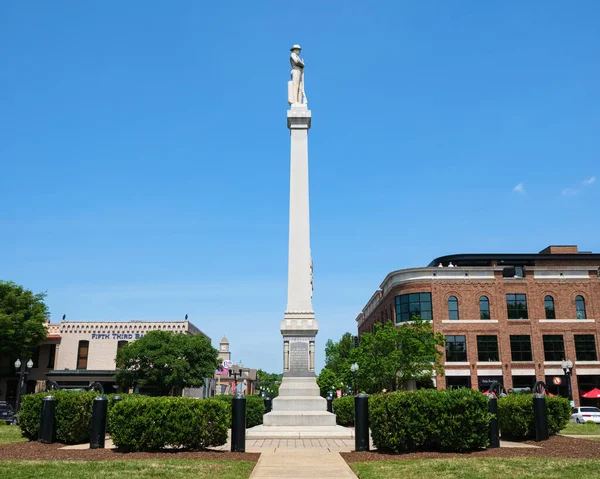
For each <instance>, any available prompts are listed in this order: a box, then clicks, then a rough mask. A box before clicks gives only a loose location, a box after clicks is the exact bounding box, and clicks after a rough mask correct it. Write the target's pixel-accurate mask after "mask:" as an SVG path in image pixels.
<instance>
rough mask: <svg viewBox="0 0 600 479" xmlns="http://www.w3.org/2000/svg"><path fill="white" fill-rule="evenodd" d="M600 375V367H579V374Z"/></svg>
mask: <svg viewBox="0 0 600 479" xmlns="http://www.w3.org/2000/svg"><path fill="white" fill-rule="evenodd" d="M596 375H600V368H587V369H578V370H577V376H596Z"/></svg>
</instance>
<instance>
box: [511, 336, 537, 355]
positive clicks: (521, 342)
mask: <svg viewBox="0 0 600 479" xmlns="http://www.w3.org/2000/svg"><path fill="white" fill-rule="evenodd" d="M510 355H511V359H512V360H513V361H531V358H532V356H531V337H529V336H527V335H522V336H511V337H510Z"/></svg>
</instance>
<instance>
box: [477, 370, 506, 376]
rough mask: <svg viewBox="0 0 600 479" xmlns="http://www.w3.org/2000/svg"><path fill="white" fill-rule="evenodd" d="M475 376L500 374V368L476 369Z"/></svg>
mask: <svg viewBox="0 0 600 479" xmlns="http://www.w3.org/2000/svg"><path fill="white" fill-rule="evenodd" d="M477 376H502V369H478V370H477Z"/></svg>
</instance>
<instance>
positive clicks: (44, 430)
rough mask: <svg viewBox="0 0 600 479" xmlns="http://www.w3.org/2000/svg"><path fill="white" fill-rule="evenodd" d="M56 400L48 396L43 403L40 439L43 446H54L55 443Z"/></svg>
mask: <svg viewBox="0 0 600 479" xmlns="http://www.w3.org/2000/svg"><path fill="white" fill-rule="evenodd" d="M55 407H56V400H55V399H54V396H46V397H45V398H44V400H43V401H42V420H41V422H40V430H39V433H38V439H39V441H40V442H41V443H43V444H52V443H53V442H54V409H55Z"/></svg>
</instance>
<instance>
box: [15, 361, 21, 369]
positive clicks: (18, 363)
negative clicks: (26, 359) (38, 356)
mask: <svg viewBox="0 0 600 479" xmlns="http://www.w3.org/2000/svg"><path fill="white" fill-rule="evenodd" d="M15 368H16V369H20V368H21V360H20V359H17V360H16V361H15Z"/></svg>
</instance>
